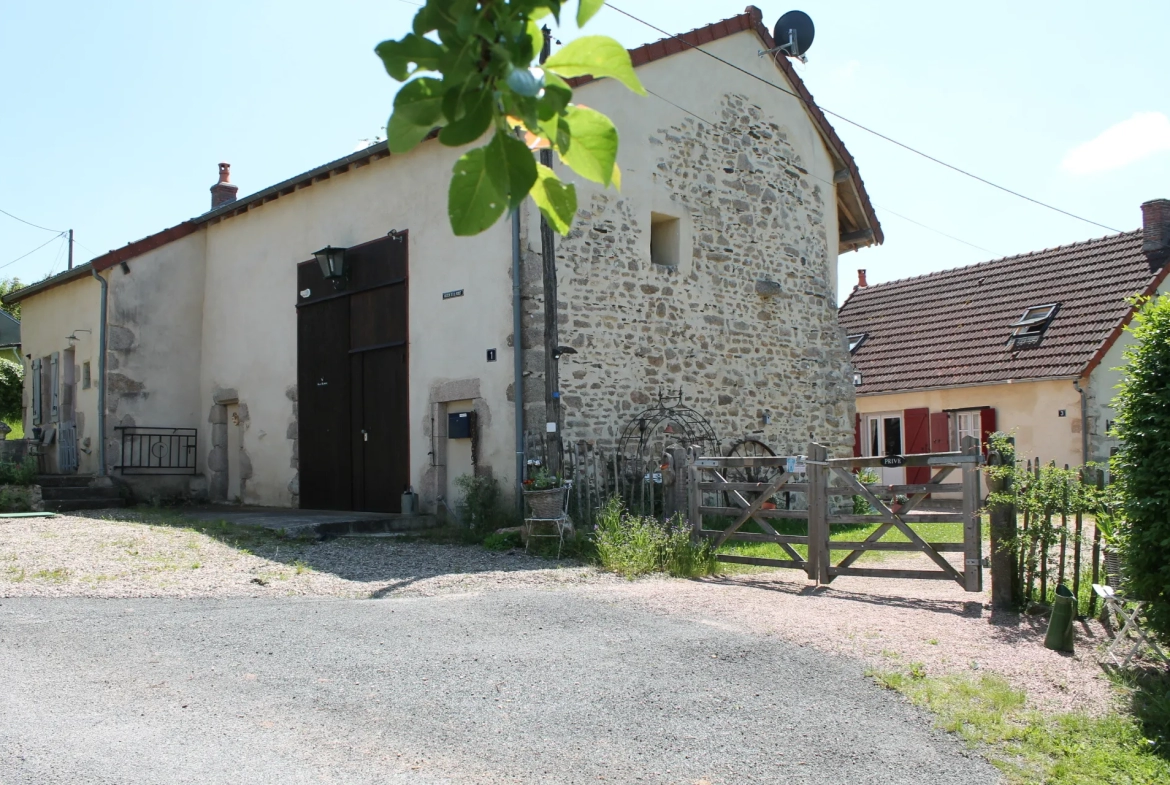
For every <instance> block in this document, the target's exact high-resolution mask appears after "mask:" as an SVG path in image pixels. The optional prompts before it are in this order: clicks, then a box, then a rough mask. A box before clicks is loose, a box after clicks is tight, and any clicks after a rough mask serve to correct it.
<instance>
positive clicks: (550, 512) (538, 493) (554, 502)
mask: <svg viewBox="0 0 1170 785" xmlns="http://www.w3.org/2000/svg"><path fill="white" fill-rule="evenodd" d="M568 490H569V489H568V486H566V485H565V483H564V480H563V479H561V477H560V475H558V474H550V473H549V471H548V469H546V468H545V467H543V466H541V467H540V469H539V470H538V471H537V472H536V474H534V475H532V476H531V477H529V478H528V479H527V480H525V481H524V499H525V500H526V501H527V502H528V508H529V509H530V510H531V511H532V517H533V518H560V517H561V516H562V515H564V513H565V494H566V493H567V492H568Z"/></svg>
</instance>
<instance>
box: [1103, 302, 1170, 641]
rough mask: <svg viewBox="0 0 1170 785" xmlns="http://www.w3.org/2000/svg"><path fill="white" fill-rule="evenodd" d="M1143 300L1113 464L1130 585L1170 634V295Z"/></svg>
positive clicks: (1118, 402)
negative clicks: (1118, 444) (1168, 478)
mask: <svg viewBox="0 0 1170 785" xmlns="http://www.w3.org/2000/svg"><path fill="white" fill-rule="evenodd" d="M1140 304H1141V305H1142V307H1141V309H1140V310H1139V312H1138V313H1137V315H1136V316H1135V317H1134V322H1133V324H1132V325H1130V327H1129V328H1128V329H1129V331H1130V332H1131V333H1132V334H1133V337H1134V338H1135V339H1136V343H1134V344H1133V345H1132V346H1130V347H1129V348H1127V349H1126V350H1125V355H1124V357H1125V366H1124V367H1123V369H1122V370H1123V373H1124V375H1123V376H1122V380H1121V384H1120V385H1119V390H1120V392H1118V394H1117V398H1115V399H1114V403H1113V405H1114V408H1115V409H1116V410H1117V425H1116V435H1117V436H1118V438H1120V439H1121V448H1120V449H1119V451H1118V453H1117V455H1116V456H1114V459H1113V472H1114V476H1115V481H1116V482H1117V484H1118V486H1119V488H1120V491H1121V508H1122V512H1123V513H1124V515H1125V520H1126V524H1127V526H1126V529H1127V531H1126V534H1127V535H1128V536H1127V539H1126V545H1125V551H1124V553H1125V562H1126V582H1127V588H1128V591H1129V593H1131V594H1132V595H1133V596H1135V597H1140V598H1142V599H1144V600H1148V601H1149V602H1150V605H1149V609H1150V625H1151V627H1152V628H1153V629H1154V630H1156V631H1157V633H1158V634H1159V636H1160V637H1162V638H1163V639H1166V640H1170V483H1167V482H1166V478H1167V477H1170V296H1165V295H1163V296H1162V297H1159V298H1157V299H1156V300H1150V301H1143V302H1141V303H1140Z"/></svg>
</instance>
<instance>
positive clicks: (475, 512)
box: [455, 474, 519, 536]
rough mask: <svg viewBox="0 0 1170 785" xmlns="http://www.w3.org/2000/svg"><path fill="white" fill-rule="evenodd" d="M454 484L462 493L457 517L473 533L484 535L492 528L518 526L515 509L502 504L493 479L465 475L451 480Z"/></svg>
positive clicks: (501, 495) (498, 485)
mask: <svg viewBox="0 0 1170 785" xmlns="http://www.w3.org/2000/svg"><path fill="white" fill-rule="evenodd" d="M455 485H456V486H458V487H459V490H460V491H462V492H463V498H462V499H461V500H460V502H459V505H458V507H459V509H458V512H459V517H460V518H461V519H462V520H463V523H464V524H466V525H467V527H468V528H469V529H471V530H472V531H473V532H475V533H476V534H478V535H480V536H486V535H488V534H490V533H492V532H494V531H495V530H496V529H503V528H507V527H509V526H516V525H518V523H519V521H517V520H516V513H515V510H513V509H511V507H510V506H509V505H508V504H506V503H505V501H504V497H503V493H502V492H501V491H500V483H499V481H498V480H496V478H494V477H482V476H478V477H477V476H474V475H471V474H465V475H463V476H462V477H459V478H457V479H456V480H455Z"/></svg>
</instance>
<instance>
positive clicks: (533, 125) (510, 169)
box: [375, 0, 646, 236]
mask: <svg viewBox="0 0 1170 785" xmlns="http://www.w3.org/2000/svg"><path fill="white" fill-rule="evenodd" d="M604 4H605V3H604V2H603V0H578V4H577V25H578V26H581V25H584V24H585V22H587V21H588V20H589V19H590V18H592V16H593V15H594V14H595V13H597V11H598V10H600V8H601V6H603V5H604ZM564 5H565V3H562V2H561V0H506V1H505V0H497V1H496V2H486V1H485V0H426V4H425V5H424V6H423V7H422V8H421V9H420V10H419V11H418V13H417V14H416V15H415V17H414V24H413V30H412V32H410V33H408V34H407V35H405V36H403V37H402V38H401V39H399V40H396V41H395V40H391V41H383V42H382V43H380V44H379V45H378V46H377V47H376V49H375V52H376V53H377V55H378V56H379V57H380V58H381V59H382V63H383V65H384V66H385V68H386V73H388V74H389V75H390V77H391V78H393V79H395V80H397V81H400V82H406V84H405V85H403V87H402V89H401V90H399V91H398V94H397V96H395V99H394V111H393V114H391V116H390V121H389V123H388V124H387V126H386V136H387V139H388V141H389V145H390V150H391V152H395V153H404V152H408V151H409V150H412V149H413V148H414V147H415V146H416V145H418V144H419V143H420V142H422V141H423V140H424V139H425V138H427V137H428V136H430V135H431V133H432V132H433V131H434V130H435V129H436V128H437V129H439V134H438V139H439V142H440V143H441V144H443V145H447V146H449V147H460V146H463V145H467V144H471V143H472V142H475V141H476V140H478V139H480V138H481V137H482V136H483V135H484V134H486V133H487V132H488V131H492V130H494V133H493V135H492V139H491V141H490V142H489V143H488V144H487V145H485V146H483V147H478V148H476V149H474V150H470V151H468V152H467V153H465V154H464V155H463V156H462V157H461V158H460V159H459V160H458V161H457V162H456V164H455V170H454V174H453V176H452V178H451V185H450V188H449V191H448V201H447V212H448V217H449V218H450V221H451V229H452V231H454V232H455V234H457V235H460V236H469V235H475V234H479V233H480V232H482V231H484V230H485V229H487V228H488V227H490V226H492V225H493V224H494V223H495V222H496V221H497V220H499V218H500V216H501V215H503V214H504V212H505V211H507V210H514V209H516V208H517V207H518V206H519V205H520V204H521V203H522V202H523V201H524V198H525V197H526V196H528V195H529V194H530V193H531V195H532V197H533V200H534V201H535V203H536V205H537V207H539V208H540V211H541V212H542V213H543V214H544V215H545V218H546V219H547V220H548V222H549V225H550V226H552V227H553V228H554V229H556V230H557V231H558V232H560V233H561V234H568V231H569V226H570V224H571V222H572V220H573V216H574V215H575V214H576V211H577V194H576V190H575V188H574V187H573V185H572V184H571V183H563V182H561V180H560V179H558V178H557V176H556V174H555V173H554V172H553V171H552V169H551V168H549V167H547V166H543V165H537V164H536V162H535V161H534V160H533V157H532V153H533V151H535V150H542V149H549V150H555V151H556V153H557V155H558V156H559V158H560V160H561V162H562V163H563V164H564V165H566V166H568V167H569V168H570V169H572V170H573V171H574V172H576V173H577V174H579V175H581V176H582V177H584V178H586V179H589V180H592V181H594V182H597V183H600V184H602V185H604V186H606V187H609V186H610V185H614V186H616V187H618V188H620V187H621V182H620V170H619V169H618V167H617V154H618V132H617V129H616V128H615V127H614V125H613V123H612V122H611V121H610V120H609V118H607V117H606V116H605V115H603V114H601V113H600V112H597V111H595V110H593V109H589V108H586V107H583V106H578V105H575V104H573V103H572V98H573V90H572V88H571V87H569V85H568V83H567V82H566V81H565V80H566V79H571V78H573V77H577V76H586V75H590V76H594V77H596V78H605V77H609V78H612V79H616V80H617V81H619V82H621V83H622V84H624V85H625V86H626V87H628V88H629V89H630V90H632V91H634V92H635V93H638V94H639V95H645V94H646V91H645V89H644V88H643V87H642V84H641V82H639V81H638V77H637V76H636V75H635V74H634V66H633V63H632V62H631V61H630V55H629V53H628V52H627V51H626V50H625V48H624V47H623V46H622V45H621V44H619V43H618V42H617V41H615V40H613V39H612V38H607V37H605V36H586V37H583V38H578V39H576V40H574V41H572V42H570V43H569V44H568V45H567V46H565V47H563V48H562V49H560V51H558V52H556V53H555V54H553V55H552V56H551V57H549V58H548V60H547V61H546V62H545V63H544V64H543V66H540V67H536V66H534V61H535V60H537V58H538V56H539V54H540V50H541V48H542V47H543V45H544V36H543V34H542V32H541V30H540V27H539V26H538V25H537V23H538V22H539V21H540V20H542V19H543V18H545V17H546V16H548V15H550V14H551V15H552V16H553V17H554V18H556V19H557V21H558V22H559V20H560V13H561V10H562V8H563V6H564ZM427 74H429V75H427ZM519 131H522V132H523V136H524V140H523V141H521V140H520V139H519V138H518V137H517V135H516V134H517V132H519Z"/></svg>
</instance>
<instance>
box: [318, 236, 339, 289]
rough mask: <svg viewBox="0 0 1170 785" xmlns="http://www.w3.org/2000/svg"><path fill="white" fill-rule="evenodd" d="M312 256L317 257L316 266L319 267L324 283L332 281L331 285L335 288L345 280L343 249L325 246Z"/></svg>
mask: <svg viewBox="0 0 1170 785" xmlns="http://www.w3.org/2000/svg"><path fill="white" fill-rule="evenodd" d="M313 256H315V257H317V264H319V265H321V275H322V276H324V278H325V280H326V281H333V285H334V286H336V285H337V284H338V282H340V281H341V280H342V279H343V278H345V249H344V248H334V247H333V246H332V245H327V246H325V247H324V248H322V249H321V250H320V251H314V252H313Z"/></svg>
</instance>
